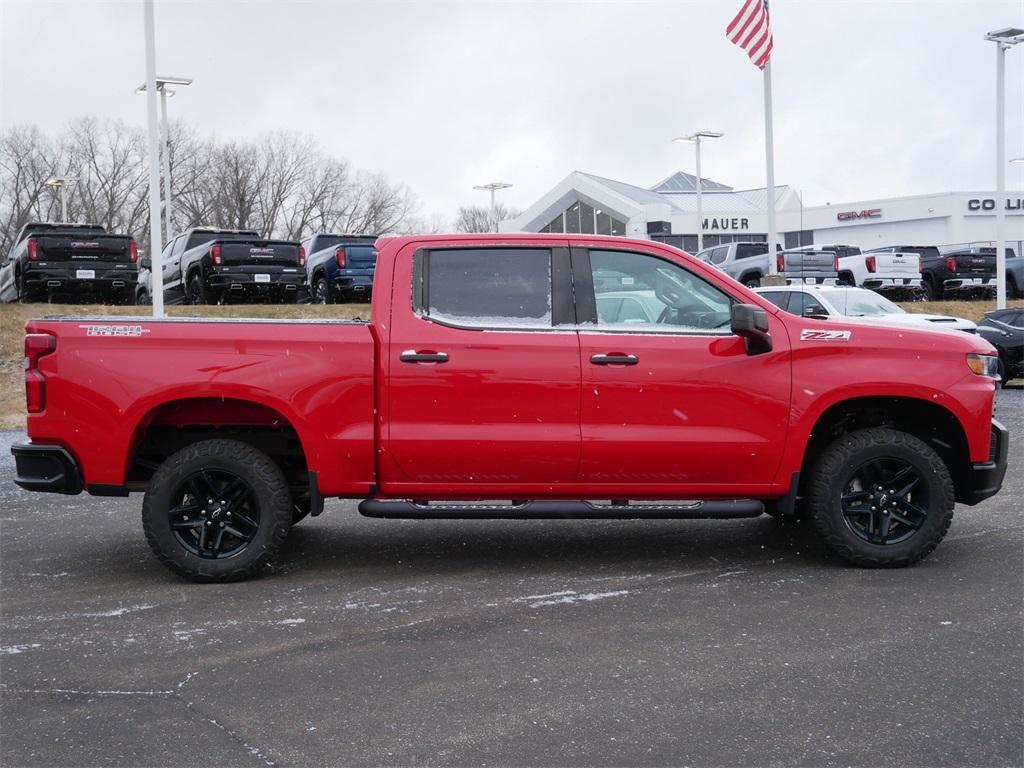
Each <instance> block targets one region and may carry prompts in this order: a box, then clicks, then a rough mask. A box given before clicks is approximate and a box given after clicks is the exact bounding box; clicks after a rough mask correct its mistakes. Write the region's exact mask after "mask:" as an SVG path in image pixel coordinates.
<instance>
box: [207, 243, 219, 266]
mask: <svg viewBox="0 0 1024 768" xmlns="http://www.w3.org/2000/svg"><path fill="white" fill-rule="evenodd" d="M210 258H211V259H213V263H214V264H216V265H217V266H218V267H219V266H220V265H221V263H222V260H221V257H220V246H219V245H214V246H211V247H210Z"/></svg>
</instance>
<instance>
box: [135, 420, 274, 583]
mask: <svg viewBox="0 0 1024 768" xmlns="http://www.w3.org/2000/svg"><path fill="white" fill-rule="evenodd" d="M291 524H292V498H291V493H290V491H289V487H288V482H287V480H286V479H285V477H284V475H283V474H282V472H281V469H280V468H279V467H278V466H277V465H276V464H274V462H273V461H271V460H270V458H269V457H268V456H267V455H266V454H265V453H263V452H262V451H260V450H258V449H256V448H254V447H253V446H251V445H249V444H248V443H243V442H241V441H238V440H204V441H202V442H198V443H193V444H192V445H189V446H187V447H185V448H182V449H181V450H180V451H178V452H177V453H175V454H174V455H172V456H171V457H170V458H168V459H167V460H166V461H164V463H163V464H161V465H160V467H159V469H157V471H156V472H155V473H154V475H153V477H152V479H151V480H150V483H149V489H148V490H147V491H146V497H145V500H144V501H143V503H142V528H143V530H144V531H145V533H146V540H147V541H148V542H149V546H150V547H151V548H152V550H153V552H154V553H155V554H156V556H157V558H159V560H160V562H162V563H163V564H164V565H165V566H167V567H168V568H170V569H171V570H172V571H174V572H175V573H177V574H178V575H179V576H184V577H185V578H186V579H190V580H192V581H199V582H211V581H237V580H240V579H246V578H249V577H251V576H255V575H256V574H257V573H258V572H259V571H260V570H262V569H263V568H264V567H265V566H266V565H267V564H268V563H269V562H270V561H271V560H272V559H273V557H274V556H275V555H276V554H277V552H278V550H279V549H280V548H281V545H282V544H283V543H284V540H285V537H286V536H287V534H288V529H289V528H290V527H291Z"/></svg>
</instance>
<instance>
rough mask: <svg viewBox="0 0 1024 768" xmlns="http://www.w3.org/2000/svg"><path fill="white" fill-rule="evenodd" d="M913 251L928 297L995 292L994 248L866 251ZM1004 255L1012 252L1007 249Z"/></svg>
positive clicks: (901, 247) (875, 250)
mask: <svg viewBox="0 0 1024 768" xmlns="http://www.w3.org/2000/svg"><path fill="white" fill-rule="evenodd" d="M882 252H890V253H916V254H917V255H918V256H920V257H921V287H922V288H923V289H924V293H925V297H926V298H927V299H929V300H938V299H951V298H958V299H959V298H974V297H978V296H991V295H994V294H995V291H996V249H995V248H986V247H979V246H972V247H965V248H957V249H955V250H950V251H945V252H941V251H940V250H939V249H938V248H937V247H936V246H934V245H891V246H888V247H885V248H872V249H871V250H870V251H867V253H882ZM1007 255H1008V256H1012V251H1011V250H1010V249H1007Z"/></svg>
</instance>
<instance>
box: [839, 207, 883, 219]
mask: <svg viewBox="0 0 1024 768" xmlns="http://www.w3.org/2000/svg"><path fill="white" fill-rule="evenodd" d="M836 218H837V219H838V220H839V221H852V220H854V219H880V218H882V209H881V208H869V209H868V210H866V211H843V212H842V213H837V214H836Z"/></svg>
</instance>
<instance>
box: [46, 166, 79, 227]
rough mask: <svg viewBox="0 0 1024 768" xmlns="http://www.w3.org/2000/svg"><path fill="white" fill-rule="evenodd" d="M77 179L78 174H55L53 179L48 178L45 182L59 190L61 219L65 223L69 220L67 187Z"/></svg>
mask: <svg viewBox="0 0 1024 768" xmlns="http://www.w3.org/2000/svg"><path fill="white" fill-rule="evenodd" d="M76 181H78V177H77V176H54V177H53V178H52V179H47V180H46V182H45V183H46V186H48V187H53V188H55V189H56V190H57V194H58V195H59V196H60V220H61V222H63V223H65V224H66V223H67V221H68V197H67V188H68V186H69V185H71V184H74V183H75V182H76Z"/></svg>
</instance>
